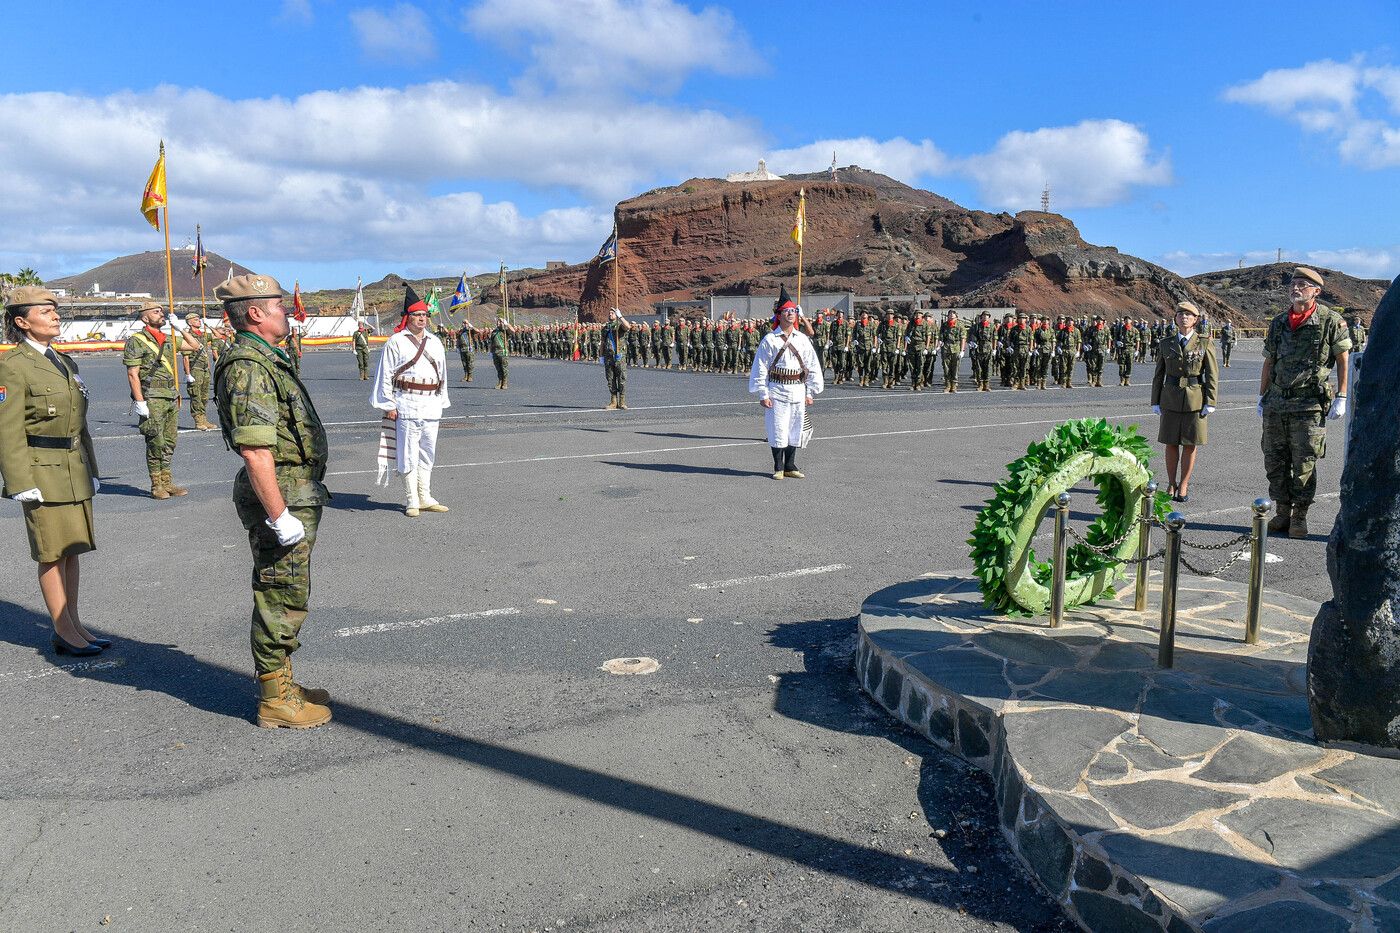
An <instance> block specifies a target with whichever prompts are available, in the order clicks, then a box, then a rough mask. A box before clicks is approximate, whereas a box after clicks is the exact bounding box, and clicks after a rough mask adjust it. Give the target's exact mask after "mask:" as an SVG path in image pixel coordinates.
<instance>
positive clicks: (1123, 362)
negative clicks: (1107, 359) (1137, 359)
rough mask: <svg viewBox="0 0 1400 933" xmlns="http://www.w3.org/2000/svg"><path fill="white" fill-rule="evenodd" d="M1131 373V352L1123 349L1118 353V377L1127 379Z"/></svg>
mask: <svg viewBox="0 0 1400 933" xmlns="http://www.w3.org/2000/svg"><path fill="white" fill-rule="evenodd" d="M1132 375H1133V354H1132V352H1131V351H1128V350H1124V351H1123V352H1122V353H1120V354H1119V355H1118V378H1119V379H1129V378H1131V377H1132Z"/></svg>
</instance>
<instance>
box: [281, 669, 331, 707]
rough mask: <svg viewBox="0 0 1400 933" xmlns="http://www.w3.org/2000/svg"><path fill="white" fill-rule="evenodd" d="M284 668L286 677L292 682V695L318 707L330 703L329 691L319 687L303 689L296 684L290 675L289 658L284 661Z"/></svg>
mask: <svg viewBox="0 0 1400 933" xmlns="http://www.w3.org/2000/svg"><path fill="white" fill-rule="evenodd" d="M286 666H287V677H288V678H290V679H291V681H292V692H293V693H295V694H297V695H298V696H300V697H301V698H302V699H303V700H305V701H306V702H307V703H317V704H319V705H321V706H325V705H327V704H328V703H330V701H331V694H330V691H329V690H322V689H321V688H320V687H303V686H302V685H301V684H299V683H297V682H296V678H295V677H294V676H293V675H292V659H291V658H288V659H287V660H286Z"/></svg>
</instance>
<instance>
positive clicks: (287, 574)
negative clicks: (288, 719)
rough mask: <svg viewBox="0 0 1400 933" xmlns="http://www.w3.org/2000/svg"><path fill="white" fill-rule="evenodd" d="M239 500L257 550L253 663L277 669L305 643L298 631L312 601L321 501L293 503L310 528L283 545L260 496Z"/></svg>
mask: <svg viewBox="0 0 1400 933" xmlns="http://www.w3.org/2000/svg"><path fill="white" fill-rule="evenodd" d="M249 500H250V501H245V500H243V499H241V498H235V499H234V503H233V504H234V506H235V507H236V508H237V510H238V518H239V520H240V521H242V522H243V527H244V528H246V529H248V546H249V548H250V549H251V550H252V552H253V619H252V631H251V642H252V646H253V664H254V666H255V667H256V668H257V670H258V673H259V674H266V673H268V672H269V671H275V670H277V669H278V668H280V667H281V666H282V662H283V661H284V660H286V659H287V658H288V657H290V656H291V654H292V652H293V651H296V650H297V648H299V647H300V646H301V642H300V641H298V640H297V634H298V633H299V632H300V631H301V625H302V623H303V622H305V621H306V616H307V612H308V607H309V605H310V602H311V549H312V548H313V547H314V546H315V544H316V528H317V526H318V525H319V524H320V522H321V506H319V505H315V506H293V507H291V512H292V514H293V515H295V516H296V517H297V518H298V519H299V520H300V521H301V523H302V525H304V526H305V527H306V537H305V538H302V539H301V540H300V541H298V542H297V543H296V544H292V545H285V546H284V545H281V544H278V543H277V535H276V534H274V533H273V531H272V529H271V528H268V527H267V525H266V523H265V522H264V521H263V519H265V518H266V517H267V515H266V513H265V512H264V511H263V508H262V505H261V504H260V503H259V502H258V500H257V497H256V496H250V497H249Z"/></svg>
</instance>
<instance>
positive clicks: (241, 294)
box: [214, 272, 287, 303]
mask: <svg viewBox="0 0 1400 933" xmlns="http://www.w3.org/2000/svg"><path fill="white" fill-rule="evenodd" d="M286 296H287V293H286V292H285V291H283V290H282V286H281V285H279V284H277V280H276V279H274V278H273V277H272V276H270V275H257V274H255V273H251V272H250V273H248V274H247V275H235V276H234V277H233V278H231V279H229V280H228V281H227V282H223V283H221V284H220V285H218V286H217V287H215V289H214V297H215V298H217V299H219V300H220V301H222V302H224V303H228V302H230V301H247V300H248V299H251V298H285V297H286Z"/></svg>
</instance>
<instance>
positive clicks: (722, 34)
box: [466, 0, 761, 92]
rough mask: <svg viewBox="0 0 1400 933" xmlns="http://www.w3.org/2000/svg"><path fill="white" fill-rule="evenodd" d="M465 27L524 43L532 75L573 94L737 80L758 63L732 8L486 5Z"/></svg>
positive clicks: (556, 2)
mask: <svg viewBox="0 0 1400 933" xmlns="http://www.w3.org/2000/svg"><path fill="white" fill-rule="evenodd" d="M466 28H467V29H468V30H469V31H471V32H473V33H475V34H477V35H479V36H482V37H485V38H489V39H492V40H495V41H498V42H501V43H503V44H507V45H510V44H521V45H523V46H524V47H525V51H526V52H527V53H528V55H529V56H530V58H531V59H532V62H533V64H532V66H531V69H530V72H529V73H528V77H530V78H531V79H544V80H545V81H547V82H550V83H553V84H555V85H557V86H559V87H563V88H570V89H585V90H591V91H595V92H596V91H606V90H608V89H617V88H628V89H641V90H651V91H655V90H661V91H666V90H671V89H673V88H674V87H676V86H677V85H678V84H679V82H680V81H681V80H682V79H683V78H684V77H685V76H686V75H688V74H689V73H691V72H693V71H701V70H703V71H711V72H714V73H716V74H723V75H740V74H750V73H752V72H754V71H756V70H758V68H759V66H760V65H761V62H760V60H759V57H758V54H757V53H756V52H755V51H754V50H753V47H752V46H751V45H750V44H749V40H748V38H747V37H746V36H745V35H744V33H743V31H742V30H741V29H740V28H739V26H738V25H737V24H736V23H735V22H734V17H733V16H731V15H730V14H729V12H728V11H727V10H723V9H721V8H719V7H712V6H711V7H705V8H704V9H702V10H700V11H698V12H696V11H693V10H691V9H690V8H689V7H687V6H685V5H684V4H681V3H676V2H674V0H482V2H481V3H478V4H476V5H475V6H474V7H472V8H470V9H469V10H468V11H467V13H466Z"/></svg>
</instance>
